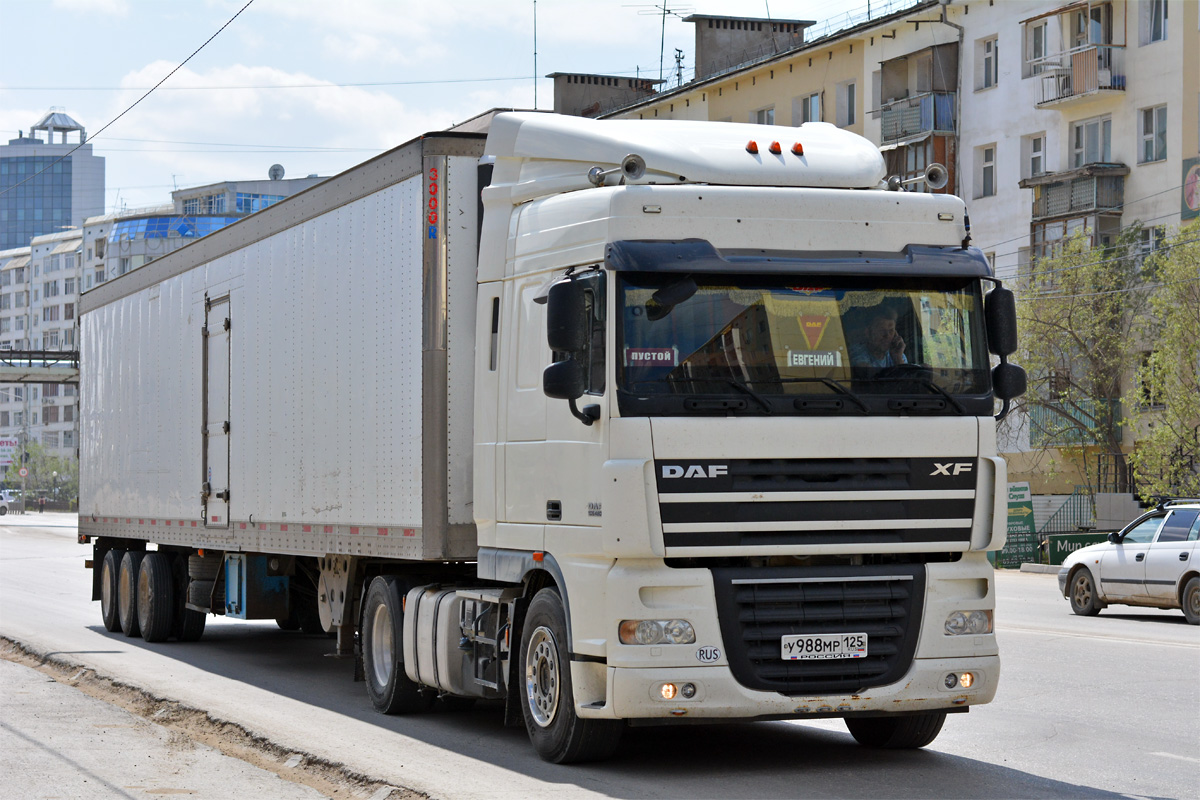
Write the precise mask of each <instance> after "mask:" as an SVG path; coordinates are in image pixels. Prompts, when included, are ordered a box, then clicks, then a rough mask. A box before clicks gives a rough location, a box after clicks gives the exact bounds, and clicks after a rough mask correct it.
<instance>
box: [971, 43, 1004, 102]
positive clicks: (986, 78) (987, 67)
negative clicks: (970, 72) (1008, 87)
mask: <svg viewBox="0 0 1200 800" xmlns="http://www.w3.org/2000/svg"><path fill="white" fill-rule="evenodd" d="M998 51H999V41H998V39H997V38H996V37H995V36H990V37H988V38H987V39H977V40H976V41H975V76H976V77H975V89H976V91H978V90H980V89H990V88H992V87H993V86H995V85H996V84H997V83H999V82H1000V63H999V52H998Z"/></svg>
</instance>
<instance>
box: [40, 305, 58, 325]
mask: <svg viewBox="0 0 1200 800" xmlns="http://www.w3.org/2000/svg"><path fill="white" fill-rule="evenodd" d="M42 322H58V306H43V307H42Z"/></svg>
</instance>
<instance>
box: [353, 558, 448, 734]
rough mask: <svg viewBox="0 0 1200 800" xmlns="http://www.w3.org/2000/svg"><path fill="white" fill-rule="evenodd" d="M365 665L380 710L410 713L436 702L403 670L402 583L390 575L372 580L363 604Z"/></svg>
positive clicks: (430, 694)
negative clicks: (400, 585) (400, 584)
mask: <svg viewBox="0 0 1200 800" xmlns="http://www.w3.org/2000/svg"><path fill="white" fill-rule="evenodd" d="M362 618H363V623H362V648H363V667H364V671H365V673H366V678H367V694H369V695H370V696H371V703H372V704H373V705H374V706H375V710H376V711H378V712H379V713H381V714H409V713H412V712H414V711H425V710H426V709H428V708H429V707H430V706H431V705H433V701H434V699H435V698H434V695H433V694H432V693H431V692H422V691H421V690H420V686H419V685H418V684H417V683H415V682H414V681H413V680H412V679H410V678H409V677H408V675H407V674H405V672H404V646H403V644H402V641H401V639H402V634H403V630H404V610H403V607H402V606H401V604H400V587H399V584H398V583H397V581H396V579H395V578H394V577H393V576H391V575H380V576H378V577H376V578H375V579H374V580H372V581H371V586H370V588H369V589H367V599H366V602H365V603H364V604H363V617H362Z"/></svg>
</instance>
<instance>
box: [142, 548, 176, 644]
mask: <svg viewBox="0 0 1200 800" xmlns="http://www.w3.org/2000/svg"><path fill="white" fill-rule="evenodd" d="M172 584H173V581H172V580H171V558H170V556H168V555H167V554H166V553H146V555H145V557H144V558H142V566H141V568H140V569H139V570H138V579H137V614H138V627H139V628H140V629H141V631H142V638H143V639H145V640H146V641H147V642H165V641H166V640H167V638H168V637H169V636H170V635H171V624H172V623H173V622H174V621H175V593H174V591H173V585H172Z"/></svg>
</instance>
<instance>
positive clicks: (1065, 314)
mask: <svg viewBox="0 0 1200 800" xmlns="http://www.w3.org/2000/svg"><path fill="white" fill-rule="evenodd" d="M1140 240H1141V227H1140V226H1136V225H1135V226H1132V227H1130V228H1128V229H1126V230H1125V231H1124V232H1123V233H1122V234H1121V236H1120V237H1119V238H1118V239H1117V241H1116V242H1115V243H1113V244H1111V245H1109V246H1094V245H1093V244H1092V242H1091V233H1090V231H1086V230H1085V231H1080V232H1079V233H1078V234H1076V235H1075V236H1074V237H1073V238H1071V239H1069V240H1067V241H1066V242H1065V243H1064V244H1063V246H1062V248H1061V250H1060V252H1059V254H1058V255H1055V256H1051V257H1046V258H1041V259H1038V260H1037V261H1035V262H1034V264H1033V265H1032V267H1031V268H1030V269H1029V270H1028V271H1027V272H1025V273H1024V274H1023V275H1021V276H1020V278H1019V288H1020V291H1019V297H1020V302H1019V303H1018V309H1019V311H1018V314H1019V328H1020V331H1021V345H1022V352H1021V359H1022V361H1021V363H1022V364H1023V365H1024V366H1025V368H1026V370H1027V371H1028V374H1029V391H1028V392H1027V393H1026V395H1025V398H1024V401H1023V403H1022V405H1023V407H1024V410H1025V411H1026V412H1027V414H1028V424H1029V438H1030V445H1031V447H1032V448H1033V449H1034V450H1038V451H1041V452H1042V453H1043V454H1044V455H1050V456H1051V458H1053V456H1054V454H1055V453H1057V454H1058V456H1060V457H1062V458H1064V459H1065V460H1067V461H1073V462H1075V465H1076V467H1077V468H1078V469H1079V471H1080V474H1081V475H1082V477H1083V480H1084V483H1085V484H1086V485H1087V486H1088V487H1089V489H1090V491H1098V490H1099V489H1101V488H1110V489H1112V490H1116V491H1127V490H1128V489H1129V486H1128V468H1127V465H1126V457H1125V455H1124V454H1123V452H1122V450H1121V439H1122V433H1123V428H1124V426H1123V424H1122V420H1121V401H1122V397H1123V386H1124V383H1125V381H1126V379H1127V378H1128V377H1129V376H1130V375H1132V374H1133V373H1134V372H1135V370H1136V369H1137V366H1138V364H1139V362H1140V357H1141V352H1142V344H1141V335H1142V328H1143V326H1144V324H1145V318H1146V311H1147V308H1148V297H1147V294H1148V293H1147V290H1146V286H1145V282H1144V281H1143V280H1142V275H1141V269H1140V257H1139V244H1140ZM1089 455H1090V456H1093V457H1094V458H1089ZM1102 472H1106V473H1111V474H1109V475H1105V474H1102Z"/></svg>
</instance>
